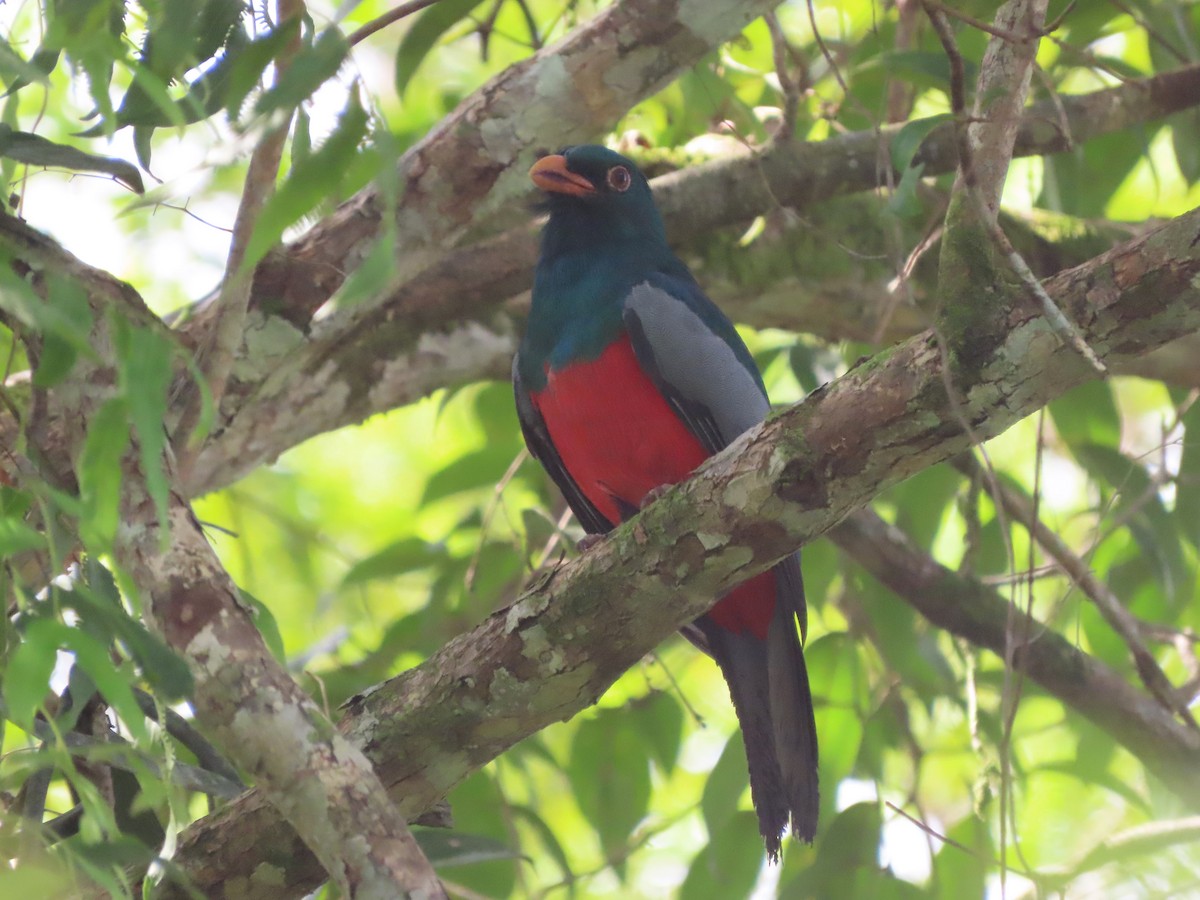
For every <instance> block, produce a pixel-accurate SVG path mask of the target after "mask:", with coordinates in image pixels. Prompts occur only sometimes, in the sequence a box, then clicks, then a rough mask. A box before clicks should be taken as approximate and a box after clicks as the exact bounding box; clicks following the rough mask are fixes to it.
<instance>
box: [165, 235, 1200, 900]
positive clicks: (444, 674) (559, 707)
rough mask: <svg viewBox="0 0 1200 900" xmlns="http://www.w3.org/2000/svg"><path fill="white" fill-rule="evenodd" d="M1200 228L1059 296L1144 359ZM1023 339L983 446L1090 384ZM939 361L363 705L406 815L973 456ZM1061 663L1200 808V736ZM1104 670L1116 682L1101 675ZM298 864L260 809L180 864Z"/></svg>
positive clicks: (608, 550) (1105, 717)
mask: <svg viewBox="0 0 1200 900" xmlns="http://www.w3.org/2000/svg"><path fill="white" fill-rule="evenodd" d="M1198 231H1200V211H1197V212H1193V213H1190V214H1188V215H1187V216H1184V217H1181V218H1180V219H1178V220H1176V221H1174V222H1172V223H1171V224H1170V225H1169V226H1167V227H1165V228H1164V229H1162V230H1161V231H1159V232H1156V233H1155V234H1153V235H1150V236H1147V237H1145V238H1142V239H1139V240H1137V241H1133V242H1130V243H1129V244H1127V245H1124V246H1122V247H1120V248H1117V249H1116V250H1114V251H1112V252H1110V253H1108V254H1105V255H1104V256H1103V257H1101V258H1099V259H1097V260H1094V261H1092V262H1090V263H1088V264H1086V265H1084V266H1081V267H1079V268H1078V269H1075V270H1072V271H1069V272H1065V273H1063V274H1061V275H1059V276H1057V277H1056V278H1054V279H1052V280H1051V281H1050V282H1049V283H1048V285H1047V288H1048V290H1050V291H1051V293H1052V295H1053V296H1054V298H1055V300H1056V301H1057V302H1058V303H1059V304H1060V305H1061V306H1063V307H1064V308H1066V309H1069V310H1070V312H1071V314H1072V315H1073V316H1074V318H1075V319H1076V320H1077V321H1078V322H1079V323H1080V327H1081V328H1082V329H1083V330H1084V332H1085V333H1086V334H1087V337H1088V340H1089V341H1090V343H1091V344H1092V346H1094V347H1096V348H1097V350H1098V352H1100V353H1101V354H1102V355H1104V356H1105V357H1106V359H1108V360H1109V361H1113V360H1116V359H1120V358H1122V357H1124V356H1127V355H1137V354H1141V353H1145V352H1147V351H1148V350H1150V349H1152V348H1154V347H1156V346H1159V345H1161V344H1163V343H1165V342H1166V341H1169V340H1171V339H1173V338H1176V337H1179V336H1181V335H1183V334H1186V333H1188V332H1191V331H1194V330H1196V329H1197V328H1200V249H1198V248H1197V246H1196V245H1195V241H1194V237H1195V235H1196V234H1197V233H1198ZM1009 325H1010V327H1009V329H1008V331H1007V332H1006V333H1005V334H1004V335H1002V336H1001V337H1000V338H999V339H998V340H996V341H995V342H994V343H992V344H990V345H989V346H987V347H982V348H979V357H980V359H981V364H980V366H979V367H978V369H976V370H975V371H973V372H959V373H956V377H957V378H958V379H959V380H958V382H957V387H958V388H959V391H960V392H961V409H962V413H963V415H965V416H966V417H967V419H968V420H969V421H970V423H971V425H972V427H973V429H974V431H975V432H976V434H978V435H979V436H981V437H985V438H986V437H991V436H994V435H996V434H999V433H1000V432H1002V431H1004V430H1005V429H1006V428H1008V427H1009V426H1010V425H1012V424H1013V423H1015V422H1017V421H1018V420H1020V419H1021V418H1023V417H1024V416H1026V415H1028V414H1030V413H1031V412H1033V411H1035V410H1036V409H1038V408H1039V407H1041V406H1042V405H1044V404H1045V403H1047V402H1048V401H1049V400H1051V399H1053V398H1054V397H1057V396H1060V395H1061V394H1063V393H1064V392H1066V391H1067V390H1069V389H1070V388H1072V387H1074V386H1075V385H1077V384H1079V383H1081V382H1083V381H1085V380H1087V379H1088V378H1090V377H1092V370H1091V369H1090V368H1089V367H1087V366H1086V364H1084V363H1083V362H1082V361H1081V360H1080V359H1079V358H1078V356H1077V355H1076V354H1075V353H1074V352H1072V351H1071V350H1069V349H1067V348H1064V347H1063V346H1062V344H1061V343H1060V342H1059V341H1058V340H1057V339H1056V338H1055V337H1054V335H1053V334H1052V332H1051V331H1050V329H1049V328H1048V327H1047V325H1046V323H1045V321H1044V320H1043V319H1042V317H1041V316H1040V314H1039V311H1038V309H1037V308H1036V307H1033V306H1028V307H1022V308H1019V309H1016V310H1013V311H1012V313H1011V315H1010V317H1009ZM940 359H941V355H940V354H939V352H938V350H937V347H936V342H935V339H934V336H933V335H932V334H930V333H924V334H922V335H919V336H918V337H916V338H913V339H911V340H909V341H907V342H906V343H904V344H902V345H900V346H899V347H896V348H894V349H892V350H890V351H887V352H885V353H883V354H880V355H879V356H878V357H876V358H875V359H873V360H871V361H869V362H867V363H865V364H863V365H861V366H859V367H858V368H856V369H854V370H852V371H851V372H850V373H848V374H847V375H846V376H844V377H843V378H842V379H840V380H839V381H837V382H836V383H834V384H833V385H830V386H829V387H828V388H826V389H824V390H821V391H818V392H816V393H814V394H813V395H812V396H810V397H809V398H808V399H807V400H806V401H805V402H804V403H802V404H800V405H798V406H796V407H793V408H791V409H789V410H787V411H785V412H783V413H781V414H779V415H777V416H774V417H772V418H771V419H769V420H768V421H767V423H765V425H764V426H762V427H761V428H759V429H756V430H755V431H753V432H751V433H749V434H747V435H746V436H744V437H743V438H742V439H741V440H739V441H738V442H737V443H736V444H735V445H734V446H733V447H731V448H730V449H729V450H728V451H726V452H725V453H723V454H721V455H720V456H718V457H716V458H715V459H714V460H712V461H710V462H709V463H708V464H707V465H706V466H704V467H703V468H702V469H701V470H700V471H699V472H698V473H697V475H696V476H695V477H693V478H692V479H691V480H689V481H688V482H687V483H686V484H684V485H682V486H681V487H680V488H678V489H676V490H674V491H672V492H671V493H670V494H668V495H667V496H666V497H664V498H663V499H662V500H661V501H659V502H658V503H655V504H654V505H653V506H651V507H650V508H649V509H647V510H645V511H644V512H643V513H642V514H641V515H639V516H638V517H637V518H635V519H634V520H632V521H630V522H628V523H626V525H624V526H622V527H621V528H620V529H618V530H617V531H615V532H614V533H613V534H612V535H611V536H610V537H609V538H608V539H607V540H605V541H604V542H602V543H601V544H600V545H599V546H597V547H596V548H595V549H593V550H591V551H590V552H588V553H587V554H586V555H585V556H584V558H583V559H582V560H579V561H576V562H573V563H570V564H568V565H566V566H563V567H562V568H559V569H557V570H555V571H553V572H550V573H548V574H547V576H546V577H545V578H544V579H542V581H541V582H540V583H539V584H538V585H537V586H535V587H534V588H533V589H531V590H530V591H529V593H527V594H526V595H525V596H524V597H522V598H521V599H520V600H519V601H517V603H515V604H514V605H513V606H512V607H511V608H509V609H507V610H504V611H502V612H500V613H497V614H496V615H494V616H492V617H491V618H490V619H488V620H487V621H486V622H484V623H483V624H482V625H480V626H479V627H478V628H476V629H475V630H473V631H472V632H470V633H469V634H465V635H461V636H460V637H458V638H455V639H454V640H452V641H451V642H450V643H448V644H447V645H446V646H445V647H443V648H442V649H441V650H440V651H438V653H436V654H435V655H434V656H433V657H431V658H430V659H429V660H428V661H427V662H426V663H425V664H423V665H421V666H420V667H418V668H416V669H414V670H412V671H410V672H407V673H405V674H403V675H401V676H399V677H397V678H395V679H392V680H391V681H389V682H387V683H385V684H384V685H382V686H380V687H378V688H376V689H374V690H373V691H371V692H369V693H367V694H365V695H362V696H360V697H358V698H356V699H355V700H353V701H352V702H351V703H350V705H349V710H348V714H347V718H346V720H345V721H344V722H343V723H342V728H343V730H344V732H345V733H346V734H347V735H348V736H349V737H350V738H351V739H352V740H353V741H355V742H356V743H358V744H359V745H360V746H362V747H363V748H364V749H365V751H366V752H367V754H368V756H369V757H370V758H371V759H372V760H374V761H375V763H376V766H377V769H378V771H379V773H380V777H381V779H382V780H383V781H384V783H385V784H386V785H387V786H388V788H389V790H390V791H392V792H393V795H394V796H396V797H397V802H399V803H400V805H401V809H402V810H403V811H404V813H405V814H406V815H409V816H412V815H413V814H414V813H416V812H418V811H420V810H422V809H424V808H426V807H427V806H428V805H429V804H431V803H432V802H433V801H435V800H436V799H438V798H439V797H441V796H442V795H443V794H444V793H445V792H446V791H448V790H449V789H450V788H451V787H453V786H454V785H455V784H456V783H457V782H458V781H460V780H461V779H462V778H464V777H466V776H467V775H468V774H469V773H470V772H472V771H474V770H475V769H477V768H478V767H479V766H482V765H483V764H484V763H486V762H487V761H488V760H490V759H493V758H495V756H497V755H498V754H500V753H502V752H503V751H504V750H506V749H507V748H509V747H511V746H512V745H513V744H514V743H516V742H517V741H519V740H521V739H522V738H524V737H526V736H528V735H530V734H532V733H534V732H535V731H537V730H538V729H540V728H543V727H545V726H546V725H549V724H551V723H553V722H556V721H558V720H560V719H564V718H567V717H569V716H571V715H573V714H574V713H576V712H578V711H579V710H580V709H582V708H584V707H585V706H587V705H588V704H589V703H591V702H593V701H594V700H595V699H596V698H597V697H598V696H599V695H600V694H601V693H602V692H603V691H604V689H605V688H606V687H607V686H608V685H609V684H611V683H612V681H613V680H614V679H615V678H617V677H618V676H619V675H620V673H621V672H622V671H624V670H625V669H626V668H627V667H628V666H630V665H632V664H633V663H635V662H636V661H637V660H638V659H640V658H641V656H642V655H643V654H645V653H647V652H648V651H649V650H651V649H652V648H653V647H654V646H655V645H656V644H657V643H658V642H659V641H661V640H662V639H664V638H665V637H666V636H667V635H669V634H670V633H672V631H674V630H675V629H676V628H678V627H679V626H680V625H681V624H683V623H685V622H687V621H689V620H690V619H691V618H693V617H694V616H695V615H697V614H698V613H700V612H702V611H704V610H705V609H706V607H707V606H708V604H709V603H710V602H711V601H710V598H712V597H713V596H716V595H717V594H718V593H719V592H720V591H722V590H724V589H726V588H728V587H729V586H730V585H731V584H734V583H736V582H739V581H741V580H743V579H745V578H746V577H748V576H749V575H751V574H753V573H755V572H759V571H763V570H765V569H766V568H767V567H769V566H770V565H771V564H773V563H774V562H775V561H777V560H778V559H779V558H781V557H782V556H783V555H785V554H786V553H788V552H790V551H791V550H793V549H794V548H795V547H797V546H799V545H800V544H802V543H804V542H806V541H809V540H811V539H813V538H814V537H816V536H817V535H819V534H821V533H823V532H824V531H826V530H828V529H829V528H831V527H832V526H834V525H835V524H836V523H837V522H839V521H841V520H842V519H844V518H845V517H846V516H847V515H848V514H850V513H851V512H852V511H853V510H855V509H857V508H859V507H861V506H863V505H864V504H866V503H867V502H869V500H870V499H871V498H872V497H873V496H875V495H876V494H877V493H879V492H880V491H882V490H884V489H885V488H887V487H889V486H891V485H893V484H896V483H897V482H899V481H902V480H903V479H905V478H907V477H908V476H909V475H912V474H914V473H915V472H918V471H920V470H922V469H924V468H926V467H928V466H930V465H933V464H934V463H937V462H940V461H942V460H945V459H947V458H949V457H951V456H954V455H956V454H958V453H960V452H962V451H963V450H965V449H967V447H968V446H969V443H970V442H969V440H968V438H967V436H966V435H965V434H964V433H963V431H962V429H961V427H960V426H959V425H958V424H957V419H956V417H955V416H954V415H953V414H952V412H951V410H950V406H949V400H948V398H947V394H946V390H945V385H944V381H943V374H942V372H941V369H940V365H941V363H940ZM1001 633H1003V632H1001ZM981 639H983V638H982V637H981ZM991 640H992V639H991V638H990V637H988V638H987V641H991ZM1052 649H1053V648H1052ZM1031 652H1032V651H1031ZM1044 663H1045V665H1044V668H1042V669H1039V677H1040V678H1042V679H1043V684H1045V685H1046V686H1047V688H1048V689H1050V690H1053V691H1055V692H1057V693H1059V694H1060V696H1064V697H1069V698H1072V700H1071V702H1074V701H1075V700H1078V702H1079V703H1080V704H1082V707H1081V708H1083V709H1084V711H1085V713H1087V714H1088V715H1093V714H1094V715H1095V716H1096V717H1097V719H1096V720H1097V721H1098V722H1099V723H1100V724H1101V725H1102V727H1106V728H1110V729H1111V730H1112V734H1113V737H1114V738H1115V739H1116V740H1118V741H1120V742H1123V743H1127V742H1131V741H1132V742H1134V745H1135V746H1136V749H1137V752H1138V753H1139V754H1140V755H1142V757H1143V759H1145V761H1146V764H1147V765H1148V766H1149V767H1150V769H1151V770H1153V771H1155V772H1156V773H1158V774H1159V776H1160V777H1162V778H1164V779H1166V780H1167V781H1168V783H1169V784H1170V786H1171V788H1172V789H1173V790H1175V791H1176V792H1177V793H1179V794H1180V795H1181V796H1183V797H1186V798H1188V800H1189V802H1200V776H1198V775H1197V773H1200V736H1197V735H1196V734H1195V733H1194V732H1192V731H1191V730H1189V729H1187V728H1185V727H1183V726H1182V725H1180V724H1179V723H1177V722H1175V721H1173V720H1172V718H1171V716H1170V715H1169V713H1167V712H1166V711H1165V710H1163V709H1162V708H1161V707H1159V706H1158V705H1157V704H1155V703H1154V702H1153V701H1149V700H1144V699H1143V698H1141V697H1140V695H1138V696H1137V697H1136V702H1134V697H1133V695H1130V694H1129V693H1128V691H1126V690H1120V691H1118V690H1113V691H1108V692H1106V693H1105V694H1104V695H1103V697H1104V700H1105V702H1106V703H1108V704H1111V708H1109V709H1108V710H1107V711H1104V710H1097V709H1095V704H1096V703H1097V702H1099V701H1098V700H1097V698H1095V697H1091V698H1085V697H1077V696H1076V691H1077V689H1078V688H1077V685H1078V683H1079V679H1080V669H1079V667H1080V659H1079V656H1078V655H1076V654H1073V653H1069V654H1062V653H1058V652H1052V653H1049V654H1047V655H1046V657H1045V659H1044ZM1087 665H1088V666H1092V665H1093V664H1091V663H1088V664H1087ZM1088 671H1089V672H1090V673H1091V675H1090V676H1089V677H1092V676H1094V677H1096V678H1101V677H1103V679H1104V683H1105V684H1109V683H1114V684H1115V683H1116V682H1117V681H1119V679H1117V676H1115V675H1111V674H1110V673H1107V670H1105V669H1104V668H1103V667H1099V664H1095V667H1093V668H1090V669H1089V670H1088ZM818 690H819V686H818ZM1126 699H1128V701H1129V704H1130V705H1128V706H1126V705H1124V703H1125V701H1126ZM1130 721H1137V722H1145V723H1149V724H1152V725H1153V734H1154V736H1155V740H1153V741H1148V740H1145V739H1144V738H1143V737H1142V736H1141V735H1139V734H1131V733H1130V729H1129V728H1127V727H1125V725H1126V723H1128V722H1130ZM1118 723H1119V724H1120V728H1119V730H1118V729H1117V725H1118ZM1147 727H1149V725H1148V726H1147ZM247 829H249V831H248V830H247ZM247 834H253V835H254V838H255V842H254V844H253V846H252V847H250V846H248V844H247V842H246V835H247ZM297 853H299V846H298V844H297V842H296V841H295V838H294V837H293V836H291V835H290V834H289V832H288V830H287V829H286V828H284V827H282V826H281V824H280V823H278V821H277V820H275V819H273V814H272V813H271V812H270V810H269V809H268V808H266V807H265V805H264V804H263V802H262V801H261V800H260V799H258V798H257V797H256V796H255V795H253V794H251V795H248V796H246V797H244V798H242V799H241V800H239V801H238V802H237V803H235V804H233V805H232V806H231V807H229V808H228V809H226V810H224V811H222V812H220V813H218V814H217V815H215V816H212V817H209V819H206V820H203V821H202V822H200V823H198V824H197V825H196V826H194V827H193V828H192V829H190V830H189V832H188V835H187V838H186V840H185V842H184V845H183V847H182V848H181V851H180V855H179V857H178V860H179V862H180V863H181V864H182V865H184V866H185V867H186V869H187V871H188V872H189V873H190V874H191V875H192V876H193V877H194V878H195V879H196V881H197V883H198V884H199V885H200V886H201V889H204V888H205V887H207V886H209V885H212V884H214V883H217V882H215V881H214V879H217V878H227V877H231V876H232V877H237V878H249V877H250V876H251V873H253V872H254V871H255V868H256V866H258V865H259V864H260V862H261V861H262V860H263V859H264V858H272V859H283V858H293V859H296V860H297V863H296V865H297V867H296V869H294V870H292V869H289V870H288V872H287V878H286V881H287V886H286V888H281V892H280V893H270V894H263V895H261V896H263V897H276V896H285V895H286V893H287V892H292V893H294V892H295V891H297V890H299V889H302V888H304V887H307V886H309V885H311V884H312V883H313V879H314V878H316V877H319V870H318V869H315V868H313V866H312V863H311V862H306V861H305V860H304V858H302V857H298V856H296V854H297Z"/></svg>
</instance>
